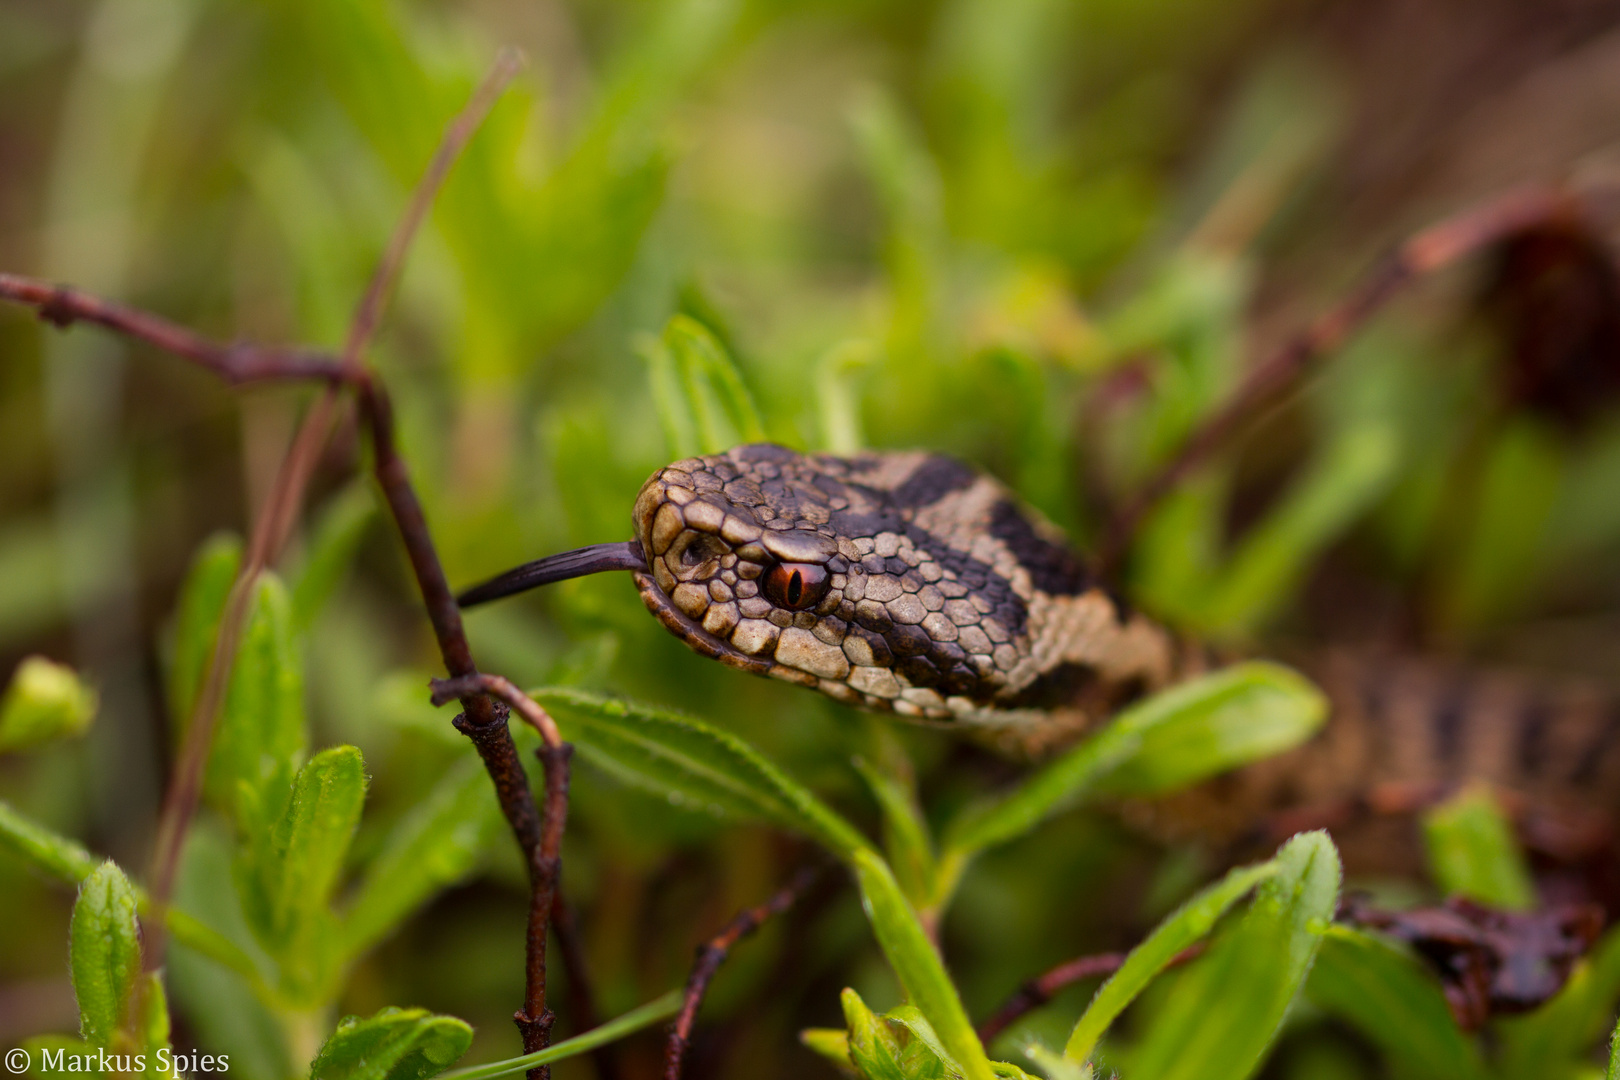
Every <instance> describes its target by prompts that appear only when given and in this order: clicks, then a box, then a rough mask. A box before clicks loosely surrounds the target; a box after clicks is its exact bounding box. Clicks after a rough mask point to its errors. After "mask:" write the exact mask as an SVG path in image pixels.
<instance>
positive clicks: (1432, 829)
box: [1423, 784, 1536, 911]
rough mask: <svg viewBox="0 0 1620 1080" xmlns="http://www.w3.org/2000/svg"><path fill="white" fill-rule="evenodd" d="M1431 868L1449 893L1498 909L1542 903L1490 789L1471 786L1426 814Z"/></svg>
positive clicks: (1523, 908)
mask: <svg viewBox="0 0 1620 1080" xmlns="http://www.w3.org/2000/svg"><path fill="white" fill-rule="evenodd" d="M1423 839H1424V843H1425V845H1426V846H1427V848H1428V852H1429V869H1430V872H1431V873H1433V874H1434V880H1435V883H1436V884H1438V885H1439V886H1440V889H1441V891H1442V892H1444V893H1445V894H1446V895H1448V896H1451V895H1457V896H1466V897H1468V898H1469V899H1471V900H1477V901H1479V902H1480V903H1482V904H1489V905H1491V906H1492V907H1499V908H1506V909H1507V910H1509V911H1529V910H1530V909H1531V908H1533V907H1535V906H1536V890H1535V885H1534V884H1533V883H1532V881H1531V879H1530V868H1529V867H1528V866H1526V865H1525V861H1524V855H1523V853H1522V852H1521V851H1520V850H1519V845H1518V843H1517V842H1516V841H1515V840H1514V839H1513V828H1512V826H1511V825H1509V824H1508V820H1507V818H1506V816H1505V815H1503V813H1502V809H1501V807H1500V806H1499V805H1498V804H1497V802H1496V799H1495V797H1494V796H1493V795H1492V794H1491V791H1490V788H1489V787H1487V786H1485V785H1483V784H1476V785H1470V786H1469V787H1467V788H1465V789H1464V790H1463V791H1461V792H1459V793H1458V794H1456V795H1455V796H1453V797H1452V798H1450V799H1448V800H1446V801H1445V802H1443V803H1441V804H1440V805H1439V806H1437V807H1435V808H1434V809H1433V810H1430V811H1429V812H1428V813H1427V814H1425V815H1424V816H1423Z"/></svg>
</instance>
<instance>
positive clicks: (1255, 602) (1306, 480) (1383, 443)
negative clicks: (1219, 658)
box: [1201, 420, 1400, 634]
mask: <svg viewBox="0 0 1620 1080" xmlns="http://www.w3.org/2000/svg"><path fill="white" fill-rule="evenodd" d="M1399 450H1400V443H1399V440H1398V438H1397V436H1396V433H1395V429H1394V426H1393V425H1392V424H1390V423H1388V422H1387V421H1382V420H1380V421H1377V422H1370V423H1367V424H1363V425H1361V426H1358V427H1355V428H1352V429H1350V430H1348V431H1347V432H1345V433H1344V434H1343V435H1341V436H1340V437H1338V438H1337V439H1335V441H1334V442H1333V444H1332V445H1331V446H1329V448H1328V449H1327V451H1326V452H1325V453H1323V454H1322V456H1321V458H1320V460H1318V461H1316V462H1314V463H1313V464H1312V465H1311V466H1310V467H1309V468H1308V469H1307V471H1306V472H1305V474H1304V475H1303V476H1302V477H1300V479H1299V480H1298V482H1297V483H1295V484H1294V486H1293V487H1292V488H1291V489H1290V490H1289V491H1288V493H1287V494H1286V495H1285V496H1284V497H1283V499H1282V500H1281V501H1280V502H1279V503H1278V504H1277V506H1276V507H1275V508H1274V509H1273V510H1272V511H1271V512H1270V513H1269V514H1267V515H1266V517H1265V518H1264V519H1263V520H1262V521H1261V522H1260V523H1259V524H1258V525H1256V526H1255V527H1254V528H1253V529H1252V530H1250V532H1249V533H1248V534H1247V535H1246V536H1245V537H1244V538H1243V541H1242V543H1241V544H1240V546H1239V547H1238V549H1237V552H1236V553H1235V554H1234V555H1233V557H1232V560H1231V562H1230V564H1229V565H1228V566H1227V568H1226V569H1225V571H1224V572H1223V573H1221V574H1220V576H1219V578H1218V579H1217V582H1216V584H1215V586H1214V588H1213V589H1212V594H1211V596H1210V598H1209V600H1208V601H1207V602H1206V603H1205V604H1204V605H1203V609H1204V610H1203V612H1202V619H1201V624H1202V625H1203V626H1204V627H1205V628H1207V629H1211V630H1217V631H1220V632H1223V633H1227V634H1231V633H1234V632H1236V633H1241V632H1243V631H1245V630H1250V629H1253V628H1254V627H1256V626H1258V625H1260V624H1261V623H1262V622H1263V621H1264V620H1265V619H1267V618H1268V617H1270V616H1271V615H1272V614H1274V613H1275V611H1276V608H1277V606H1278V605H1279V603H1281V602H1282V601H1283V600H1285V599H1287V598H1288V597H1290V596H1292V595H1293V594H1294V591H1295V589H1294V586H1295V583H1296V581H1297V579H1298V578H1299V575H1300V574H1301V573H1302V572H1303V571H1304V569H1305V567H1306V566H1307V565H1308V564H1309V562H1310V559H1311V558H1312V557H1313V556H1314V555H1315V554H1316V553H1317V552H1318V551H1319V550H1320V549H1321V548H1322V546H1323V545H1324V544H1327V543H1329V542H1330V541H1332V540H1333V538H1334V537H1335V536H1337V535H1338V534H1339V533H1340V532H1341V531H1342V530H1343V529H1344V528H1345V526H1346V525H1348V524H1349V523H1350V522H1351V521H1352V520H1353V519H1354V518H1355V517H1356V516H1357V515H1358V514H1360V513H1361V512H1362V511H1363V510H1364V509H1365V508H1366V507H1367V506H1368V504H1369V503H1371V501H1372V500H1373V499H1375V498H1377V497H1378V496H1379V494H1380V493H1382V492H1383V491H1384V490H1385V488H1386V487H1388V484H1389V481H1390V480H1391V479H1393V477H1394V475H1395V470H1396V468H1397V466H1398V465H1399V456H1400V455H1399Z"/></svg>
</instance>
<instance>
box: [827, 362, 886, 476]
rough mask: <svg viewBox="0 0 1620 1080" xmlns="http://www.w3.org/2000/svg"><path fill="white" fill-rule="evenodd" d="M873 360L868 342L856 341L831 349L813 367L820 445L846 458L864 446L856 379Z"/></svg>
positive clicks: (829, 451) (864, 440) (831, 452)
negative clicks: (819, 413) (819, 423)
mask: <svg viewBox="0 0 1620 1080" xmlns="http://www.w3.org/2000/svg"><path fill="white" fill-rule="evenodd" d="M876 359H877V348H876V346H874V345H873V344H872V342H870V341H867V340H865V339H861V338H856V339H854V340H851V341H844V342H840V343H839V344H837V345H835V346H833V347H832V348H831V349H830V350H828V352H827V353H826V355H824V356H823V357H822V358H821V361H820V362H819V363H818V364H817V365H816V404H817V405H818V406H819V407H820V410H821V444H822V447H823V448H824V449H825V450H826V451H827V452H828V453H830V454H841V455H843V456H845V457H848V456H849V455H851V454H856V453H859V452H860V451H861V450H863V449H865V447H866V439H865V437H864V436H863V435H862V433H861V401H860V395H859V394H858V393H857V392H856V389H855V381H856V378H857V377H858V376H859V375H860V374H861V373H862V372H864V371H865V370H866V369H868V368H870V367H871V366H872V364H873V362H874V361H875V360H876Z"/></svg>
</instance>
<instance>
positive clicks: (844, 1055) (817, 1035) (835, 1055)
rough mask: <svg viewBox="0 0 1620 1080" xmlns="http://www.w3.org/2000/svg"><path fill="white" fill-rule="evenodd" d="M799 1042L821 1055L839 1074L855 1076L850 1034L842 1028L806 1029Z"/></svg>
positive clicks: (801, 1033)
mask: <svg viewBox="0 0 1620 1080" xmlns="http://www.w3.org/2000/svg"><path fill="white" fill-rule="evenodd" d="M799 1042H801V1043H803V1044H804V1046H805V1047H806V1048H807V1049H809V1050H812V1051H814V1052H815V1053H817V1054H820V1055H821V1056H822V1058H824V1059H825V1060H826V1061H827V1062H828V1063H829V1064H830V1065H832V1066H833V1067H834V1068H835V1069H837V1070H838V1071H839V1072H841V1073H844V1074H845V1075H850V1076H853V1075H854V1074H855V1067H854V1066H853V1065H851V1064H850V1056H849V1033H848V1032H846V1031H844V1030H842V1029H840V1028H805V1029H804V1030H803V1031H801V1032H799Z"/></svg>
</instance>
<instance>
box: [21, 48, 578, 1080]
mask: <svg viewBox="0 0 1620 1080" xmlns="http://www.w3.org/2000/svg"><path fill="white" fill-rule="evenodd" d="M521 63H522V61H521V57H520V55H519V54H518V53H516V52H515V51H512V50H506V51H503V52H502V54H501V56H500V57H499V59H498V60H497V61H496V64H495V66H494V68H493V70H492V71H491V72H490V74H489V76H488V77H487V78H486V79H485V80H484V82H483V83H482V84H481V85H480V86H479V88H478V90H477V91H476V92H475V93H474V95H473V97H472V99H471V100H470V101H469V103H468V104H467V106H466V107H465V108H464V109H463V110H462V112H461V113H460V114H459V115H458V116H457V117H456V118H455V120H454V121H452V123H451V124H450V126H449V128H448V129H447V130H446V132H445V136H444V139H443V140H442V142H441V143H440V145H439V148H438V151H437V152H436V153H435V155H434V157H433V160H432V161H431V163H430V164H429V166H428V168H427V171H426V173H425V174H424V176H423V178H422V180H421V182H420V183H419V184H418V185H417V188H416V190H415V191H414V192H413V194H412V198H411V202H410V205H409V207H408V208H407V210H406V213H405V215H404V216H403V218H402V219H401V221H400V223H399V225H398V226H397V227H396V229H395V231H394V234H393V236H392V238H391V239H390V242H389V245H388V248H387V250H386V252H385V253H384V255H383V257H382V259H381V260H380V261H379V264H378V267H377V269H376V272H375V273H374V275H373V277H372V279H371V283H370V285H369V286H368V288H367V290H366V294H365V296H364V298H363V299H362V301H361V303H360V305H359V308H358V310H357V311H356V313H355V317H354V320H353V322H352V323H351V325H350V327H349V332H348V335H347V339H346V341H345V343H344V350H343V354H342V355H341V356H333V355H332V354H330V353H326V352H321V351H319V350H312V349H302V348H282V347H267V346H260V345H253V344H247V343H230V344H226V343H222V342H217V341H213V340H210V339H208V338H206V337H203V336H202V335H200V334H197V333H196V332H194V331H192V330H190V329H188V328H186V327H183V326H180V325H179V324H177V323H173V322H170V321H169V320H167V319H164V318H162V317H160V316H157V315H153V314H151V313H149V312H145V311H140V310H137V309H135V308H132V307H128V306H125V305H123V304H119V303H115V302H112V301H109V300H105V299H102V298H100V297H96V296H91V295H90V294H88V293H84V292H81V291H79V290H77V289H73V288H70V287H66V286H59V285H53V284H50V283H47V282H42V281H38V280H35V279H33V278H27V277H23V276H20V275H15V274H5V273H0V300H9V301H12V302H15V303H18V304H23V305H26V306H29V307H32V308H34V309H35V310H36V311H37V312H38V313H39V316H40V318H42V319H44V320H45V321H47V322H49V323H51V324H53V325H55V326H57V327H60V328H66V327H68V326H70V325H72V324H73V323H76V322H87V323H93V324H95V325H97V326H101V327H104V328H106V329H108V330H112V331H114V332H115V333H119V334H122V335H124V336H127V337H130V338H134V339H136V340H140V341H144V342H147V343H148V344H151V345H153V346H156V347H157V348H159V349H162V350H164V351H165V352H169V353H172V354H174V355H176V356H179V357H182V358H184V359H186V360H190V361H192V362H193V363H196V364H198V365H200V366H202V367H204V368H206V369H208V370H209V371H211V372H213V373H214V374H215V375H217V376H219V377H220V378H221V379H222V380H224V381H225V382H226V383H228V384H230V385H233V386H241V385H247V384H252V383H264V382H290V381H316V382H324V383H326V384H327V389H326V390H325V391H324V392H323V393H322V394H321V396H320V397H318V398H317V399H316V402H315V403H314V404H313V405H312V406H311V408H310V409H309V411H308V412H307V413H306V414H305V417H304V420H303V422H302V424H301V425H300V427H299V430H298V432H297V434H296V435H295V436H294V438H293V442H292V445H291V446H290V448H289V450H288V452H287V455H286V457H285V458H284V460H283V461H282V462H281V465H280V467H279V469H278V471H277V475H276V478H275V482H274V483H273V484H272V487H271V491H270V493H269V495H268V496H267V498H266V500H265V504H264V506H262V507H261V508H260V509H259V512H258V515H257V517H256V519H255V522H254V527H253V532H252V536H251V538H250V541H249V544H248V550H247V554H246V556H245V558H244V560H243V565H242V570H241V573H240V574H239V576H238V578H237V580H236V582H235V583H234V584H233V586H232V590H231V593H230V595H229V597H228V599H227V602H226V608H225V611H224V613H223V615H222V618H221V622H220V630H219V636H218V639H217V641H216V643H215V647H214V654H213V656H212V658H211V659H210V663H209V667H208V669H207V673H206V675H205V678H204V682H203V685H202V687H201V688H200V689H199V692H198V697H197V704H196V709H195V711H194V713H193V716H192V718H191V723H190V725H189V726H188V729H187V737H186V741H185V744H184V745H183V747H182V751H181V754H180V759H179V761H178V763H177V766H176V770H175V775H174V778H173V780H172V782H171V784H170V787H169V790H168V791H167V793H166V795H165V800H164V807H163V811H162V816H161V818H160V821H159V827H158V840H157V845H156V854H155V855H154V859H153V870H152V881H151V894H152V897H153V899H154V901H156V902H157V903H158V904H160V905H161V904H162V903H165V902H167V900H168V898H169V896H170V895H171V892H172V888H173V881H174V874H175V871H176V869H177V866H178V860H179V852H180V850H181V847H182V845H183V843H184V839H185V833H186V829H187V826H188V824H189V822H190V819H191V817H192V815H193V814H194V812H195V810H196V806H197V801H198V799H199V797H200V792H201V783H202V774H203V770H204V766H205V765H206V763H207V758H208V750H209V745H210V741H211V737H212V732H213V727H214V724H215V722H216V720H217V717H218V714H219V710H220V707H221V705H222V703H223V700H224V694H225V689H226V687H227V686H228V685H229V680H230V671H231V664H232V661H233V660H234V657H235V652H236V648H237V645H238V643H239V640H240V636H241V631H242V627H243V625H244V623H245V621H246V617H247V613H248V611H249V610H250V608H251V602H252V596H253V593H254V589H255V586H256V583H257V578H258V575H259V573H260V572H261V571H262V570H263V569H264V568H265V567H267V566H269V565H271V564H272V563H273V562H274V561H275V558H276V556H277V554H278V553H279V552H280V550H281V548H282V546H283V545H284V544H285V542H286V538H287V536H288V535H289V534H290V533H291V531H292V528H293V526H294V524H295V523H296V521H297V519H298V516H299V513H300V510H301V507H302V504H303V496H304V492H305V490H306V488H307V486H308V482H309V479H310V476H311V474H312V473H313V471H314V468H315V464H316V462H317V461H318V459H319V456H320V451H321V448H322V447H323V445H324V443H325V440H326V437H327V434H328V432H329V431H330V430H331V427H332V424H333V420H334V418H335V416H336V411H337V408H338V405H339V393H340V391H342V390H344V389H347V390H350V391H352V392H353V395H354V399H355V404H356V408H357V409H358V412H359V414H360V416H361V417H362V418H363V419H364V420H365V422H366V425H367V427H368V428H369V430H370V433H371V446H372V451H373V459H374V460H373V468H374V470H375V474H376V478H377V482H378V484H379V486H380V487H381V489H382V493H383V497H384V499H385V501H386V502H387V504H388V508H389V510H390V512H391V513H392V515H393V518H394V522H395V524H396V526H397V527H398V529H399V532H400V537H401V540H402V541H403V543H404V546H405V549H406V552H407V555H408V556H409V558H410V562H411V568H412V570H413V572H414V574H415V577H416V580H417V585H418V587H419V589H420V591H421V594H422V599H423V603H424V606H425V607H426V609H427V614H428V618H429V621H430V622H431V623H432V626H433V633H434V637H435V639H436V640H437V642H438V647H439V652H440V655H441V656H442V658H443V660H444V664H445V667H446V669H447V670H448V672H449V674H450V675H451V676H452V680H451V681H452V682H457V685H459V686H460V688H461V689H460V692H459V693H458V694H456V695H454V696H460V697H461V703H462V708H463V713H462V715H461V716H460V717H458V718H457V725H456V726H457V727H458V728H459V729H460V730H461V731H463V732H464V733H466V734H467V735H468V736H469V738H471V739H472V741H473V743H474V745H475V746H476V747H477V749H478V752H479V755H480V756H481V758H482V759H483V761H484V765H485V768H486V769H487V770H488V771H489V774H490V778H491V779H492V780H493V781H494V784H495V790H496V794H497V797H498V798H499V800H500V804H501V810H502V812H503V813H504V814H505V816H506V819H507V823H508V825H509V826H510V827H511V829H512V832H513V834H514V836H515V837H516V838H517V841H518V844H519V846H520V847H521V848H522V850H523V853H524V856H525V859H526V860H527V862H528V864H529V866H530V868H531V897H530V928H529V963H528V966H527V970H526V976H527V978H526V984H525V995H524V1006H523V1008H522V1009H521V1010H520V1011H519V1013H518V1021H519V1023H518V1026H519V1029H520V1031H522V1033H523V1037H524V1049H525V1051H532V1050H537V1049H543V1048H544V1047H545V1046H546V1045H547V1043H548V1041H549V1032H550V1027H551V1022H552V1014H551V1011H550V1010H549V1009H548V1008H547V1007H546V996H545V936H546V931H547V926H548V925H549V922H550V916H551V911H552V909H553V906H554V905H556V904H559V903H560V898H559V897H558V895H557V890H556V883H557V872H558V866H559V863H558V847H559V844H560V841H561V836H562V829H563V824H564V822H565V820H566V815H567V800H568V758H569V751H570V748H569V747H568V746H567V745H566V744H564V743H562V741H561V739H560V737H559V736H558V735H557V731H556V725H555V724H553V723H551V721H550V717H548V716H544V712H543V710H539V706H538V705H535V704H534V703H533V702H532V701H530V700H529V699H528V698H527V697H526V696H525V695H522V694H521V693H520V692H518V691H517V690H516V688H515V687H513V686H512V685H511V683H509V682H507V681H506V680H504V679H499V678H498V677H490V676H480V675H479V674H478V669H477V666H476V664H475V663H474V662H473V656H472V649H471V647H470V646H469V644H468V642H467V637H466V633H465V631H464V629H463V627H462V622H461V613H460V609H459V608H458V607H457V606H456V602H455V598H454V596H453V594H452V593H451V591H450V586H449V583H448V581H447V579H446V577H445V574H444V568H443V566H442V565H441V564H440V562H439V557H438V553H437V551H436V550H435V548H434V545H433V541H432V537H431V536H430V534H429V532H428V528H427V521H426V518H425V517H424V515H423V513H422V507H421V502H420V500H418V499H417V497H416V492H415V490H414V489H413V488H412V486H411V482H410V477H409V473H408V471H407V469H406V467H405V463H404V460H403V459H402V458H401V457H400V455H399V452H398V449H397V447H396V444H395V439H394V424H393V412H392V409H391V407H390V405H389V400H388V395H387V392H386V390H385V389H384V388H383V386H382V383H381V382H380V381H379V380H378V379H377V378H376V376H375V375H374V374H373V372H372V371H371V370H370V369H369V368H367V367H366V366H365V364H364V362H363V359H362V357H363V354H364V352H365V349H366V347H367V345H368V344H369V343H370V341H371V338H372V336H373V335H374V334H375V332H376V329H377V326H378V324H379V322H380V320H381V317H382V311H383V307H384V305H385V301H386V298H387V296H388V294H389V292H390V291H391V289H392V287H393V283H394V281H395V280H396V279H397V277H398V275H399V271H400V269H401V267H402V265H403V263H404V258H405V254H406V252H407V251H408V249H409V247H410V242H411V239H412V237H413V236H414V235H415V233H416V231H417V229H418V228H419V226H420V225H421V222H422V221H423V219H424V218H425V216H426V214H427V211H428V209H429V208H430V206H431V205H432V202H433V198H434V196H435V195H436V194H437V192H438V190H439V188H440V186H442V184H443V182H444V179H445V177H446V175H447V174H448V172H449V170H450V167H451V165H452V164H453V163H454V162H455V160H456V157H457V156H458V155H459V153H460V152H461V150H462V148H463V147H464V146H465V145H466V143H467V141H468V140H469V139H470V138H471V137H472V135H473V133H474V132H475V131H476V130H477V128H478V126H479V124H480V123H481V122H482V120H483V118H484V116H485V115H486V114H487V113H488V111H489V109H490V108H491V106H492V105H493V104H494V102H495V100H496V99H497V98H498V97H499V96H500V94H501V92H502V90H503V89H504V88H505V86H506V84H507V83H508V82H510V81H511V79H512V77H513V76H514V75H515V74H516V73H517V71H518V69H519V68H520V67H521ZM468 677H471V679H472V680H473V681H471V682H468V681H466V680H467V679H468ZM458 680H459V681H458ZM486 680H487V685H486ZM491 694H493V695H494V696H493V697H492V696H491ZM497 699H502V700H508V699H510V700H512V701H516V702H518V703H517V704H515V705H514V707H516V708H517V709H518V710H519V714H520V715H521V716H522V717H523V718H524V719H525V720H528V721H530V722H531V723H536V726H537V727H538V728H539V729H540V731H541V735H542V738H543V739H544V740H545V746H544V747H543V748H542V750H541V751H540V758H541V765H542V770H543V772H544V774H545V778H546V813H545V816H544V818H543V819H542V817H541V815H540V813H539V811H538V810H537V808H536V806H535V802H534V797H533V795H532V793H531V792H530V790H529V783H528V776H527V774H526V773H525V772H524V769H523V766H522V764H521V762H520V761H519V760H518V757H517V750H516V747H515V746H514V745H513V743H512V737H511V733H510V732H509V731H508V730H507V727H506V718H507V715H508V711H507V707H506V705H505V704H502V703H501V702H500V701H498V700H497ZM524 703H526V704H524ZM535 711H538V712H539V714H540V716H541V717H544V719H543V720H537V719H536V717H535V715H534V713H535ZM570 925H571V923H570ZM161 926H162V920H161V919H154V920H149V925H148V928H147V934H148V939H147V945H148V947H147V949H146V950H145V951H146V956H147V962H148V964H150V965H154V966H155V965H158V964H161V957H162V941H161V938H160V937H158V936H157V935H158V932H159V929H160V928H161ZM576 944H577V943H576ZM566 951H567V950H565V952H566ZM573 952H574V953H575V954H576V955H575V956H574V957H573V959H574V961H575V962H576V963H577V962H578V959H579V957H578V955H577V954H578V950H577V948H576V949H575V950H573ZM570 966H573V964H571V965H570ZM576 981H577V983H578V986H579V987H584V986H586V985H588V981H587V980H586V979H585V978H584V977H583V966H582V965H581V975H580V976H579V977H578V978H577V980H576ZM591 1011H593V1010H591ZM577 1019H578V1020H579V1022H580V1023H582V1024H585V1025H587V1026H588V1023H589V1021H588V1019H587V1018H586V1017H585V1016H584V1015H583V1014H582V1016H581V1017H579V1018H577ZM547 1071H548V1070H546V1069H544V1068H542V1069H539V1070H532V1071H531V1072H530V1076H531V1078H536V1080H538V1077H543V1076H545V1075H546V1074H547Z"/></svg>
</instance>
